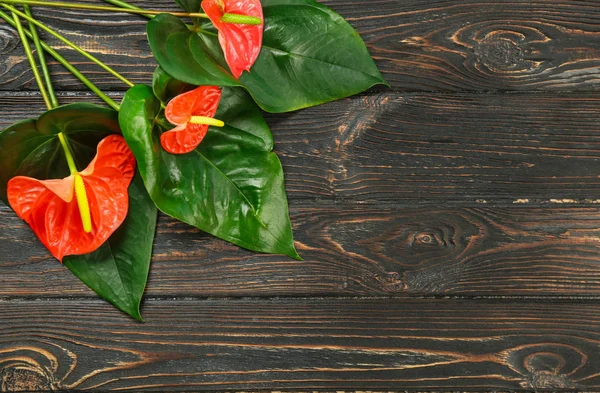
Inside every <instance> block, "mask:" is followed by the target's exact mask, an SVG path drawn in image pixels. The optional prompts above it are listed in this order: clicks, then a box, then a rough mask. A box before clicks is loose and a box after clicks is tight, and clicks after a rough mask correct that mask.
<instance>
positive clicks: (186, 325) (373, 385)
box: [0, 299, 600, 391]
mask: <svg viewBox="0 0 600 393" xmlns="http://www.w3.org/2000/svg"><path fill="white" fill-rule="evenodd" d="M144 313H145V316H146V321H147V323H146V324H136V323H132V322H131V321H129V320H126V317H124V316H121V315H120V314H119V313H118V312H117V311H116V310H113V309H112V308H111V307H110V306H109V305H105V304H103V303H102V302H100V301H80V302H65V301H53V300H47V301H37V302H26V301H10V302H2V313H0V370H1V372H0V381H1V382H0V383H2V385H1V386H2V388H4V389H7V390H8V389H10V388H12V387H15V386H17V387H23V386H25V387H28V388H30V389H31V388H33V389H36V390H37V389H45V390H48V389H50V388H53V389H69V390H78V391H79V390H87V389H96V390H102V391H117V390H119V391H123V390H128V391H192V390H193V391H195V390H225V389H236V390H238V389H243V390H252V389H268V390H279V389H304V390H334V389H336V390H342V389H352V390H355V389H358V390H371V389H382V390H383V389H385V390H394V389H395V390H398V389H399V390H405V389H421V390H422V389H433V390H435V389H444V390H446V389H452V390H459V389H461V390H462V389H468V390H478V391H481V390H486V391H488V390H498V389H502V390H505V389H507V390H508V389H510V390H514V389H529V390H530V389H533V388H536V389H550V390H555V389H561V388H562V389H570V390H575V389H577V390H589V391H594V390H597V389H598V388H600V377H599V374H598V372H597V371H598V368H597V365H598V364H600V355H599V354H600V345H599V342H600V328H599V326H600V307H599V306H598V305H597V304H596V302H588V303H585V304H574V303H569V302H566V303H565V302H563V303H554V304H540V303H531V302H523V303H520V304H506V303H504V302H490V301H450V300H415V301H397V300H391V299H389V300H386V301H385V302H382V301H381V300H360V299H338V300H333V299H321V300H319V299H307V300H262V301H261V300H243V301H220V300H210V301H168V300H161V301H148V302H146V304H145V306H144ZM23 315H27V318H23Z"/></svg>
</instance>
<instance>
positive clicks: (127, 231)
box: [0, 103, 157, 319]
mask: <svg viewBox="0 0 600 393" xmlns="http://www.w3.org/2000/svg"><path fill="white" fill-rule="evenodd" d="M60 132H63V133H64V134H65V135H66V137H67V140H68V143H69V146H70V148H71V151H72V152H73V155H74V158H75V161H76V164H77V167H78V168H80V169H83V168H85V167H86V166H87V165H88V164H89V162H90V161H91V160H92V158H93V157H94V155H95V153H96V147H97V145H98V143H99V142H100V141H101V140H102V139H104V138H105V137H106V136H108V135H110V134H120V133H121V131H120V128H119V123H118V117H117V112H115V111H113V110H111V109H106V108H103V107H99V106H96V105H91V104H85V103H78V104H71V105H65V106H61V107H58V108H56V109H52V110H50V111H48V112H46V113H44V114H42V115H41V116H40V117H39V118H38V119H37V120H35V119H31V120H25V121H22V122H19V123H16V124H14V125H12V126H10V127H8V128H7V129H5V130H4V131H2V132H1V133H0V151H2V161H1V164H0V168H1V170H0V196H1V198H2V199H3V200H4V201H5V202H7V200H6V187H7V183H8V181H9V180H10V179H11V178H13V177H14V176H20V175H22V176H29V177H34V178H36V179H41V180H44V179H51V178H63V177H65V176H68V175H69V169H68V166H67V163H66V159H65V155H64V153H63V151H62V148H61V146H60V142H59V140H58V137H57V135H58V134H59V133H60ZM136 178H137V179H134V181H133V182H132V184H131V186H130V187H129V198H130V202H129V203H130V207H129V213H128V216H127V219H126V220H125V222H124V223H123V224H122V225H121V227H120V228H119V229H118V230H117V231H116V232H115V233H114V234H113V235H112V236H111V237H110V239H109V240H108V241H107V242H106V243H105V244H104V245H103V246H102V247H100V248H99V249H98V250H96V251H95V252H93V253H91V254H87V255H81V256H69V257H65V258H64V264H65V266H67V267H68V268H69V269H70V270H71V271H72V272H73V273H74V274H75V275H76V276H77V277H79V278H80V279H81V280H82V281H83V282H84V283H85V284H86V285H88V286H89V287H90V288H91V289H92V290H94V291H95V292H96V293H98V294H99V295H100V296H102V297H103V298H105V299H106V300H108V301H109V302H111V303H112V304H114V305H115V306H116V307H117V308H119V309H120V310H122V311H124V312H126V313H127V314H129V315H131V316H132V317H133V318H136V319H141V316H140V313H139V303H140V300H141V298H142V294H143V292H144V288H145V285H146V280H147V277H148V269H149V266H150V256H151V252H152V242H153V238H154V231H155V227H156V213H157V211H156V207H155V206H154V203H153V202H152V200H151V199H150V197H149V196H148V193H147V192H146V190H145V188H144V187H143V183H142V181H141V178H140V177H139V175H138V176H136Z"/></svg>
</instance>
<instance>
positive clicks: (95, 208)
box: [7, 135, 135, 262]
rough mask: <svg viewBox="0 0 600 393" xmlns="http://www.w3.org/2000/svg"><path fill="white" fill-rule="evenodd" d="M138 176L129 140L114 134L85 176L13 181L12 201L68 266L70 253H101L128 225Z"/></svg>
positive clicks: (19, 177)
mask: <svg viewBox="0 0 600 393" xmlns="http://www.w3.org/2000/svg"><path fill="white" fill-rule="evenodd" d="M134 172H135V158H134V156H133V153H132V152H131V150H129V147H128V146H127V144H126V143H125V139H123V137H122V136H119V135H110V136H108V137H106V138H104V139H103V140H102V141H101V142H100V144H98V151H97V154H96V157H95V158H94V159H93V160H92V162H91V163H90V164H89V165H88V167H87V168H86V169H85V170H84V171H82V172H79V173H76V174H72V175H71V176H68V177H65V178H64V179H53V180H37V179H33V178H31V177H25V176H17V177H14V178H12V179H11V180H10V181H9V182H8V190H7V193H8V202H9V203H10V206H11V207H12V208H13V210H14V211H15V212H16V213H17V215H18V216H19V217H21V218H22V219H23V220H25V222H27V224H29V226H31V229H33V231H34V232H35V234H36V235H37V237H38V238H39V239H40V240H41V241H42V243H43V244H44V245H45V246H46V247H47V248H48V250H50V252H51V253H52V255H54V257H55V258H57V259H58V260H60V261H61V262H62V259H63V257H64V256H65V255H82V254H87V253H90V252H93V251H95V250H96V249H97V248H98V247H100V246H101V245H102V244H103V243H104V242H105V241H106V240H108V238H109V237H110V235H112V234H113V232H114V231H115V230H116V229H117V228H118V227H119V226H120V225H121V224H122V223H123V221H124V220H125V217H126V216H127V210H128V209H129V196H128V193H127V189H128V188H129V184H130V183H131V180H132V179H133V175H134ZM82 184H83V186H84V187H85V191H84V192H83V193H82ZM76 187H77V188H78V190H77V191H76ZM86 196H87V201H86V200H85V199H86V198H85V197H86ZM85 203H87V208H88V209H89V213H88V215H87V216H88V219H89V218H91V223H90V222H88V223H87V224H86V223H85V221H87V220H86V219H85V218H84V216H85V214H84V213H82V209H85V206H82V204H85ZM90 224H91V225H90ZM84 227H87V228H84Z"/></svg>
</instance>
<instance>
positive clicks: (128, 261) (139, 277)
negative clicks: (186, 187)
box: [63, 173, 157, 321]
mask: <svg viewBox="0 0 600 393" xmlns="http://www.w3.org/2000/svg"><path fill="white" fill-rule="evenodd" d="M156 216H157V210H156V206H154V202H152V199H150V197H149V196H148V192H147V191H146V189H145V188H144V183H143V181H142V178H141V177H140V175H139V173H138V174H136V176H135V178H134V179H133V181H132V182H131V185H130V186H129V212H128V214H127V218H126V219H125V222H124V223H123V224H122V225H121V227H119V229H118V230H117V231H116V232H115V233H114V234H113V235H112V236H111V237H110V238H109V239H108V241H107V242H106V243H104V244H103V245H102V246H101V247H100V248H99V249H98V250H96V251H94V252H93V253H90V254H86V255H72V256H67V257H65V258H64V260H63V263H64V265H65V266H66V267H67V268H68V269H69V270H70V271H71V272H73V274H75V275H76V276H77V277H78V278H79V279H80V280H81V281H83V282H84V283H85V284H86V285H87V286H88V287H90V288H91V289H92V290H94V292H96V293H97V294H98V295H100V296H101V297H103V298H104V299H106V300H108V301H109V302H111V303H112V304H113V305H115V306H116V307H117V308H118V309H119V310H121V311H123V312H125V313H127V314H129V315H130V316H132V317H133V318H135V319H137V320H139V321H141V320H142V315H141V314H140V302H141V300H142V296H143V294H144V289H145V288H146V281H147V279H148V272H149V271H150V260H151V257H152V243H153V242H154V232H155V228H156Z"/></svg>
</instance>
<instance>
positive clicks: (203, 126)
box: [160, 86, 223, 154]
mask: <svg viewBox="0 0 600 393" xmlns="http://www.w3.org/2000/svg"><path fill="white" fill-rule="evenodd" d="M220 100H221V89H219V88H218V87H216V86H200V87H198V88H196V89H194V90H191V91H188V92H187V93H183V94H180V95H178V96H177V97H175V98H173V99H172V100H171V101H169V103H168V104H167V108H166V109H165V117H166V118H167V120H168V121H169V123H171V124H173V125H175V126H176V127H175V128H173V129H172V130H170V131H167V132H164V133H163V134H162V135H161V136H160V144H161V145H162V147H163V149H165V150H166V151H168V152H169V153H171V154H185V153H189V152H191V151H192V150H194V149H195V148H196V147H197V146H198V145H199V144H200V142H202V139H204V137H205V136H206V133H207V132H208V126H209V125H213V126H220V127H222V126H223V122H222V121H219V120H215V119H213V116H214V115H215V113H217V108H218V107H219V101H220Z"/></svg>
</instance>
